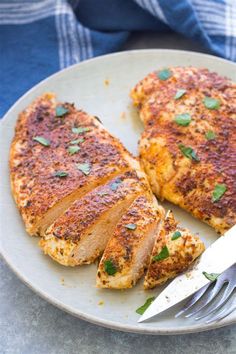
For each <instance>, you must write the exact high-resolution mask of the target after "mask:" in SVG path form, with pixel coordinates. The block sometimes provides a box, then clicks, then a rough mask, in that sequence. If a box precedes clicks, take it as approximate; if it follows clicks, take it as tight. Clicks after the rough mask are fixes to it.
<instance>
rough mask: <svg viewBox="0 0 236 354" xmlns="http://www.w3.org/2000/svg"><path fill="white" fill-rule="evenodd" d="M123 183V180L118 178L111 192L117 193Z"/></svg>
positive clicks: (112, 185)
mask: <svg viewBox="0 0 236 354" xmlns="http://www.w3.org/2000/svg"><path fill="white" fill-rule="evenodd" d="M121 183H122V180H121V179H120V178H117V180H116V181H115V182H113V183H112V184H111V185H110V188H111V190H112V191H116V190H117V188H118V187H119V185H120V184H121Z"/></svg>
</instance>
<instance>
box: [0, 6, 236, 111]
mask: <svg viewBox="0 0 236 354" xmlns="http://www.w3.org/2000/svg"><path fill="white" fill-rule="evenodd" d="M140 30H151V31H157V32H159V33H161V32H167V31H175V32H178V33H181V34H182V35H184V36H186V37H189V38H192V39H193V40H195V41H199V42H200V43H201V44H202V45H204V46H205V48H207V49H208V51H211V52H212V53H213V54H216V55H218V56H221V57H225V58H227V59H230V60H233V61H236V1H235V0H178V1H177V0H99V1H98V0H70V1H69V0H68V1H66V0H9V1H6V0H0V79H1V84H0V116H2V115H3V114H4V113H5V112H6V110H7V109H8V108H9V107H10V105H11V104H12V103H13V102H14V101H15V100H16V99H17V98H18V97H19V96H21V95H22V94H23V93H24V92H25V91H26V90H28V89H29V88H31V87H32V86H33V85H35V84H36V83H37V82H39V81H40V80H42V79H44V78H45V77H47V76H49V75H50V74H53V73H54V72H56V71H58V70H60V69H63V68H65V67H67V66H69V65H72V64H75V63H77V62H79V61H82V60H85V59H88V58H91V57H93V56H98V55H101V54H105V53H110V52H114V51H117V50H119V49H120V48H121V46H122V45H123V44H124V42H125V41H126V40H127V38H128V36H129V34H130V32H132V31H140Z"/></svg>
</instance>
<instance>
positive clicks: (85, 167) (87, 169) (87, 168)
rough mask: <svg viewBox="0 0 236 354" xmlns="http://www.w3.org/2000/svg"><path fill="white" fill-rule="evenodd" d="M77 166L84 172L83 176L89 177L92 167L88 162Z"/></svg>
mask: <svg viewBox="0 0 236 354" xmlns="http://www.w3.org/2000/svg"><path fill="white" fill-rule="evenodd" d="M76 166H77V168H78V170H80V171H81V172H83V174H84V175H85V176H88V175H89V174H90V171H91V166H90V164H89V163H87V162H85V163H77V164H76Z"/></svg>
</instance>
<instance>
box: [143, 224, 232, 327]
mask: <svg viewBox="0 0 236 354" xmlns="http://www.w3.org/2000/svg"><path fill="white" fill-rule="evenodd" d="M235 250H236V225H234V226H233V227H232V228H231V229H230V230H228V231H227V232H226V233H225V234H224V235H223V236H220V237H219V238H218V239H217V240H216V241H215V242H214V243H212V244H211V245H210V247H208V248H207V249H206V251H205V252H204V253H203V254H202V255H201V257H200V258H199V260H198V261H197V262H196V264H195V265H194V266H193V268H192V270H190V271H188V272H186V273H184V274H181V275H179V276H178V277H176V278H175V279H174V280H173V281H172V282H171V283H170V284H169V285H168V286H167V287H166V288H165V289H164V290H163V291H162V292H161V294H160V295H159V296H158V297H157V298H156V299H155V300H154V301H153V302H152V304H151V305H150V306H149V307H148V308H147V310H146V311H145V312H144V314H143V315H142V316H141V317H140V319H139V320H138V322H143V321H145V320H148V319H149V318H151V317H153V316H156V315H158V314H159V313H161V312H163V311H165V310H167V309H168V308H170V307H172V306H174V305H176V304H177V303H179V302H180V301H182V300H184V299H185V298H187V297H188V296H190V295H192V294H194V293H195V292H196V291H197V290H199V289H201V288H202V287H203V286H204V285H206V284H208V283H209V282H210V280H208V279H207V278H206V277H205V276H204V275H203V272H207V273H219V274H220V273H223V272H224V271H225V270H226V269H228V268H229V267H231V266H232V265H233V264H235V263H236V251H235Z"/></svg>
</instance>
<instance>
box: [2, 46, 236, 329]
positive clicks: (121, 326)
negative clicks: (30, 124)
mask: <svg viewBox="0 0 236 354" xmlns="http://www.w3.org/2000/svg"><path fill="white" fill-rule="evenodd" d="M160 52H161V53H163V54H166V55H167V54H170V53H172V54H173V55H176V54H177V55H178V54H181V55H185V54H186V55H188V56H189V55H190V56H193V57H194V56H195V57H197V56H201V57H205V58H209V59H211V60H216V61H218V62H222V64H226V65H228V64H230V65H233V66H235V67H236V63H234V62H231V61H229V60H227V59H224V58H219V57H216V56H214V55H210V54H205V53H200V52H195V51H187V50H178V49H161V48H158V49H135V50H127V51H120V52H116V53H111V54H105V55H101V56H98V57H94V58H91V59H87V60H85V61H82V62H80V63H76V64H73V65H71V66H69V67H67V68H64V69H62V70H59V71H57V72H56V73H54V74H52V75H50V76H48V77H47V78H45V79H43V80H41V81H40V82H39V83H37V84H36V85H35V86H33V87H32V88H30V89H29V90H28V91H27V92H25V93H24V94H23V95H22V96H20V97H19V98H18V99H17V101H16V102H15V103H14V104H13V105H12V106H11V107H10V108H9V109H8V111H7V112H6V113H5V114H4V116H3V117H2V119H1V120H0V129H2V126H3V122H5V121H6V119H7V118H6V117H7V116H8V115H9V114H10V113H11V111H12V110H14V109H15V107H17V105H18V104H19V103H20V102H21V101H22V100H24V99H25V98H26V97H27V96H28V95H29V94H31V93H32V92H33V91H34V90H35V89H37V88H38V87H39V86H41V85H42V84H44V83H45V82H46V81H47V80H49V79H53V78H54V77H56V76H58V75H60V74H62V73H63V74H64V73H65V72H68V71H70V70H74V68H76V67H79V68H80V67H81V66H84V65H88V64H90V63H91V62H94V61H96V62H97V61H102V60H103V59H104V58H107V57H117V56H124V57H125V56H126V55H127V54H128V55H129V54H131V55H134V56H135V55H140V54H144V55H145V54H149V53H150V54H151V53H160ZM0 254H1V256H2V258H3V259H4V260H5V262H6V264H7V265H8V266H9V268H10V269H11V270H12V271H13V272H14V273H15V274H16V276H17V277H18V278H19V279H20V280H21V281H22V282H23V283H24V284H25V285H27V286H28V287H29V288H30V289H31V290H33V291H34V292H35V293H36V294H37V295H39V296H40V297H42V298H43V299H44V300H46V301H48V302H49V303H50V304H52V305H54V306H56V307H57V308H59V309H60V310H63V311H65V312H67V313H69V314H71V315H73V316H75V317H78V318H80V319H82V320H85V321H87V322H90V323H92V324H95V325H100V326H102V327H106V328H110V329H115V330H119V331H123V332H131V333H141V334H149V335H176V334H187V333H198V332H203V331H207V330H211V329H216V328H221V327H224V326H226V325H231V324H234V323H236V316H235V318H231V319H227V317H226V318H225V319H223V320H221V321H219V322H213V323H211V324H203V323H201V324H199V325H190V326H189V327H188V328H184V329H183V328H180V329H179V330H178V329H177V328H176V327H169V328H168V329H166V328H163V329H161V328H158V327H154V326H152V327H151V326H150V327H147V328H146V329H145V328H143V327H139V326H138V323H137V325H136V326H134V325H131V324H121V323H117V322H115V321H110V320H105V319H101V318H100V317H98V316H94V315H91V314H86V313H84V312H83V311H81V310H77V309H75V308H73V307H71V306H69V305H66V304H65V303H63V302H62V301H59V300H58V299H56V298H55V297H54V296H53V295H48V293H46V292H45V291H43V290H41V289H40V288H39V287H38V286H37V285H36V284H34V283H33V282H32V281H29V280H28V279H27V277H25V276H24V275H22V274H21V272H20V271H18V269H17V266H15V265H14V262H12V260H11V258H10V257H9V255H8V253H6V252H4V251H3V248H2V246H1V244H0Z"/></svg>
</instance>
